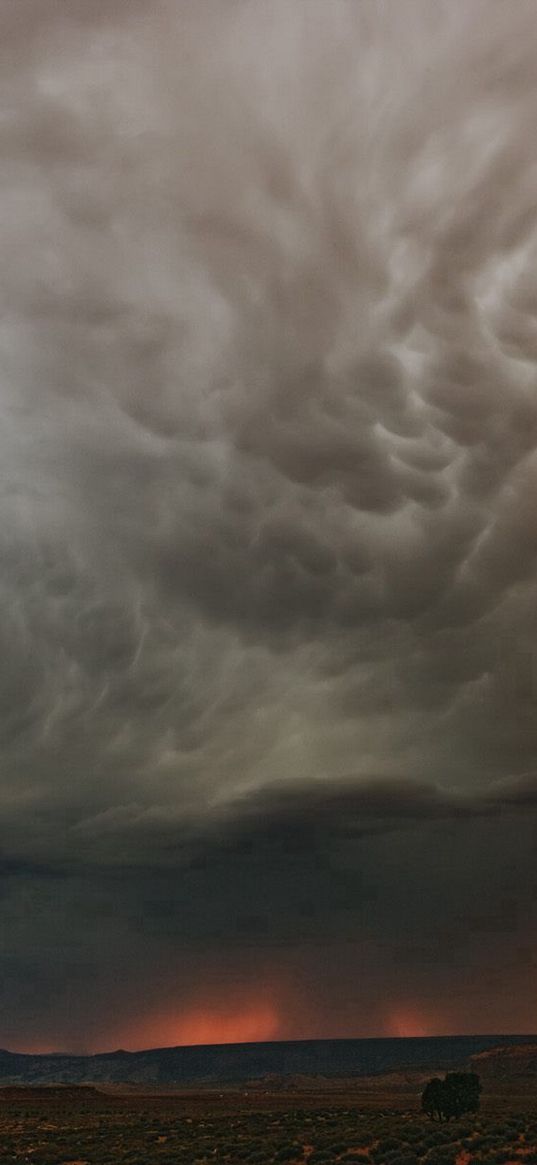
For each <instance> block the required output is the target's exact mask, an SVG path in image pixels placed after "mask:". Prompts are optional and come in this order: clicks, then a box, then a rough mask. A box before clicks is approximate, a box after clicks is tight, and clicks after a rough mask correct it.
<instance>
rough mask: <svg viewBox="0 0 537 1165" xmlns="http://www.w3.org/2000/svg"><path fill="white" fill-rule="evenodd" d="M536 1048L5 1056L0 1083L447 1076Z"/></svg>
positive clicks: (458, 1039) (454, 1039) (375, 1045)
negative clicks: (482, 1060) (473, 1062)
mask: <svg viewBox="0 0 537 1165" xmlns="http://www.w3.org/2000/svg"><path fill="white" fill-rule="evenodd" d="M524 1044H533V1045H537V1036H535V1035H527V1036H521V1035H497V1036H495V1035H486V1036H419V1037H418V1036H417V1037H414V1038H403V1037H400V1038H379V1039H338V1040H285V1041H283V1040H282V1041H275V1042H270V1043H252V1044H208V1045H198V1046H195V1047H178V1048H152V1049H149V1050H146V1051H141V1052H125V1051H123V1050H118V1051H115V1052H102V1053H100V1054H98V1055H95V1056H70V1055H61V1054H58V1053H54V1054H50V1055H24V1054H22V1053H17V1052H8V1051H0V1084H3V1085H6V1084H9V1085H12V1084H17V1085H20V1084H24V1085H27V1084H34V1085H42V1084H97V1083H101V1084H104V1083H107V1084H151V1085H152V1086H155V1085H163V1086H164V1085H166V1086H167V1085H177V1084H179V1085H185V1086H186V1085H204V1086H217V1085H218V1084H240V1083H245V1082H246V1081H249V1080H259V1079H263V1078H265V1077H277V1076H280V1077H285V1076H323V1077H326V1078H335V1077H346V1078H350V1077H359V1076H374V1075H378V1074H381V1073H383V1072H394V1071H395V1072H397V1071H400V1070H403V1069H424V1070H427V1069H431V1070H433V1071H442V1070H444V1071H445V1070H448V1069H450V1068H453V1067H459V1066H460V1067H462V1066H464V1065H466V1064H467V1063H468V1062H469V1061H470V1059H471V1057H473V1056H477V1055H479V1054H480V1053H483V1052H487V1051H490V1050H491V1049H493V1048H502V1047H515V1046H516V1045H524Z"/></svg>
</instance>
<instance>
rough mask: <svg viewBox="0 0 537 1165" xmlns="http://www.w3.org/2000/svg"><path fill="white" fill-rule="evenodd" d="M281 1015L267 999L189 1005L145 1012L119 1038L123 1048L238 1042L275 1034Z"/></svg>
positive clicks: (253, 1040)
mask: <svg viewBox="0 0 537 1165" xmlns="http://www.w3.org/2000/svg"><path fill="white" fill-rule="evenodd" d="M280 1030H281V1016H280V1012H279V1009H278V1007H277V1006H276V1004H275V1003H274V1002H273V1001H271V1000H259V1001H257V1000H253V999H251V1000H247V1001H246V1002H245V1003H243V1004H238V1003H234V1002H231V1003H228V1004H226V1003H225V1002H223V1003H222V1004H221V1005H218V1004H217V1005H215V1006H206V1005H202V1004H200V1005H198V1006H190V1007H189V1008H188V1009H187V1010H186V1011H185V1012H184V1013H183V1014H181V1013H177V1011H174V1012H173V1013H172V1014H168V1015H153V1016H148V1017H147V1018H146V1019H144V1020H143V1021H142V1023H141V1024H139V1025H133V1027H132V1028H131V1029H130V1031H129V1033H128V1036H126V1037H124V1038H121V1039H120V1044H121V1047H123V1048H125V1049H126V1050H127V1051H136V1050H139V1049H141V1048H144V1047H145V1048H148V1047H152V1048H156V1047H161V1048H164V1047H168V1048H170V1047H181V1046H189V1045H196V1044H240V1043H255V1042H256V1041H257V1040H260V1041H263V1040H271V1039H274V1038H276V1037H278V1036H279V1034H280Z"/></svg>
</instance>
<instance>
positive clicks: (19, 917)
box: [0, 0, 537, 1046]
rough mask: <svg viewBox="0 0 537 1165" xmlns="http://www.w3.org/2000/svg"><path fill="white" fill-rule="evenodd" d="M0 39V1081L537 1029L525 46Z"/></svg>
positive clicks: (326, 32)
mask: <svg viewBox="0 0 537 1165" xmlns="http://www.w3.org/2000/svg"><path fill="white" fill-rule="evenodd" d="M0 17H1V20H2V28H3V35H2V47H1V50H0V51H1V53H2V82H1V88H2V94H1V100H2V110H3V114H2V120H1V124H0V136H1V149H2V161H3V165H2V177H1V182H2V195H1V197H2V218H1V224H0V248H1V268H0V269H1V272H2V278H1V284H2V297H3V305H2V307H3V310H2V321H1V351H2V374H1V380H0V458H1V481H0V562H1V570H0V645H1V658H2V668H1V673H0V763H1V773H2V778H1V784H0V831H1V839H2V855H3V860H2V879H3V897H2V901H1V902H0V918H1V923H2V925H1V933H2V935H3V939H2V946H3V956H4V960H5V975H4V977H3V990H4V992H5V999H4V1004H5V1007H6V1010H7V1011H8V1012H9V1014H10V1015H11V1017H12V1019H10V1021H9V1025H8V1027H7V1028H6V1031H5V1034H3V1033H2V1032H1V1031H0V1042H3V1043H9V1044H10V1046H15V1045H16V1044H18V1045H19V1046H23V1045H24V1046H30V1045H32V1042H33V1041H34V1042H37V1043H39V1041H44V1043H45V1045H47V1046H49V1045H51V1044H54V1045H56V1043H58V1042H59V1043H60V1044H62V1045H63V1046H68V1045H69V1046H105V1045H107V1043H108V1041H109V1039H110V1040H111V1039H112V1038H114V1039H115V1038H116V1035H117V1038H118V1039H119V1038H121V1039H122V1040H123V1042H127V1039H128V1038H130V1039H131V1043H135V1042H136V1039H137V1038H138V1039H142V1040H146V1041H147V1040H150V1039H152V1038H153V1036H152V1035H151V1031H153V1033H154V1032H156V1031H157V1029H158V1032H159V1033H162V1031H163V1030H164V1029H163V1027H162V1024H161V1025H160V1026H159V1025H158V1024H157V1025H156V1027H154V1028H153V1029H151V1024H150V1017H151V1015H153V1014H155V1015H156V1014H157V1012H158V1013H159V1015H160V1014H161V1013H162V1014H164V1011H166V1009H167V1011H166V1014H167V1015H172V1014H174V1015H175V1014H177V1015H179V1014H181V1013H182V1010H181V1009H182V1008H183V1007H187V1005H188V1006H194V1005H193V1004H192V998H193V994H192V993H193V992H194V994H195V993H196V991H197V990H198V984H199V983H202V988H200V990H202V989H203V990H204V989H205V988H204V987H203V984H205V983H206V984H207V986H206V991H207V998H209V997H210V998H211V999H213V998H215V991H216V997H217V1003H215V1004H214V1007H215V1008H216V1012H217V1011H218V1007H220V1008H221V1009H222V1008H224V1010H225V1008H226V1007H228V1006H229V1007H231V1010H232V1005H231V1004H230V1003H229V998H232V1000H235V999H236V998H239V997H240V996H241V992H242V994H243V995H244V991H245V990H246V988H245V984H246V986H247V987H248V985H250V986H249V987H248V989H249V990H250V989H251V990H252V991H253V990H254V987H255V985H256V984H257V985H258V987H259V990H262V991H264V992H265V994H266V995H267V997H270V998H271V999H272V994H271V992H273V993H274V1014H275V1015H277V1020H275V1021H274V1025H273V1028H271V1029H270V1030H271V1032H276V1031H277V1032H278V1033H280V1034H282V1033H283V1034H305V1035H307V1034H316V1033H320V1034H325V1035H331V1034H360V1033H361V1032H362V1031H364V1032H365V1031H367V1032H368V1033H369V1034H374V1032H375V1031H378V1032H379V1033H381V1034H382V1033H384V1032H385V1031H388V1030H396V1029H397V1030H400V1031H401V1032H403V1029H405V1025H406V1028H408V1027H409V1025H410V1027H412V1024H414V1027H415V1028H416V1029H418V1028H420V1029H423V1030H431V1029H432V1030H453V1031H455V1030H477V1029H479V1028H480V1029H481V1030H493V1029H494V1028H496V1029H497V1030H498V1029H500V1028H503V1029H504V1030H508V1029H509V1028H511V1029H512V1030H516V1029H518V1030H523V1029H524V1028H526V1029H527V1028H529V1027H531V1026H532V1022H531V1015H532V1012H531V1006H532V1004H531V983H530V981H531V973H532V967H533V958H534V954H533V952H534V951H535V938H536V937H537V936H536V921H537V920H536V919H535V911H534V907H533V900H534V898H535V879H534V875H533V870H534V869H535V844H536V840H537V833H536V823H537V813H536V810H537V793H536V789H537V783H536V779H535V776H534V770H535V751H536V746H537V718H536V716H535V711H536V683H537V671H536V668H537V664H536V660H535V647H534V643H535V631H536V629H537V626H536V620H537V614H536V613H537V571H536V555H537V526H536V521H535V512H536V504H537V381H536V374H535V368H536V364H535V361H536V356H537V331H536V313H537V276H536V273H535V272H536V258H537V213H536V205H537V202H536V196H537V168H536V166H537V162H536V159H535V156H534V150H533V137H534V126H535V124H536V120H537V26H536V22H535V9H534V5H533V4H532V3H529V2H526V0H517V3H516V4H515V5H511V6H509V11H508V10H507V6H506V5H505V4H503V3H502V2H501V0H486V2H485V0H474V2H473V3H472V4H468V3H467V2H466V0H455V3H453V2H451V3H449V4H447V3H444V2H443V0H435V2H434V3H433V4H431V3H430V0H401V2H400V3H398V4H397V5H381V4H377V3H373V2H369V0H364V2H363V3H360V4H357V3H355V2H354V0H331V3H330V4H325V3H324V2H323V0H293V2H292V3H289V0H285V2H284V0H281V2H280V0H270V2H269V0H231V2H230V3H226V4H224V3H221V2H220V0H201V2H200V0H197V2H196V3H194V0H183V2H181V3H174V2H173V0H153V2H151V3H149V2H145V0H133V2H129V3H128V4H126V3H123V2H120V0H109V2H108V3H106V4H105V3H100V2H98V0H86V2H85V3H84V4H83V3H82V2H80V3H79V2H78V0H74V2H70V3H69V4H58V3H53V2H52V0H18V2H17V4H16V6H15V5H14V4H13V3H11V2H10V0H0ZM112 945H114V947H115V951H114V952H113V951H112ZM312 951H314V952H317V953H316V954H315V956H314V960H313V963H312V955H311V952H312ZM336 954H337V957H336ZM336 965H337V967H338V970H339V974H340V984H339V986H338V985H337V982H336V978H337V977H336V975H335V970H334V967H335V966H336ZM358 972H359V973H358ZM478 979H480V981H481V983H482V984H483V987H482V990H481V993H480V995H479V993H478V994H477V995H476V991H477V988H476V986H475V984H476V982H477V981H478ZM215 981H217V982H218V984H219V986H218V989H216V988H215V986H214V983H215ZM222 983H224V988H223V987H222ZM509 983H510V984H511V987H510V988H509V987H508V984H509ZM513 984H514V985H515V987H516V989H514V988H513ZM226 985H227V986H226ZM259 985H260V986H259ZM256 990H257V988H256ZM222 991H223V995H222V996H221V992H222ZM219 992H220V994H219ZM226 992H227V994H226ZM401 992H402V995H401ZM398 993H399V994H398ZM439 995H441V996H446V997H447V996H448V995H449V996H450V998H451V1003H450V1008H451V1010H450V1008H447V1010H444V1011H441V1013H440V1012H438V1009H437V1008H436V1009H435V1007H434V1006H433V1002H434V1000H435V999H437V998H438V996H439ZM478 995H479V997H478ZM400 996H401V997H400ZM196 998H197V996H196ZM305 998H307V999H308V1000H309V1003H308V1006H307V1007H306V1005H305V1003H304V1002H303V1001H304V999H305ZM222 1000H223V1001H222ZM226 1000H227V1001H228V1002H226ZM301 1000H302V1003H301ZM189 1001H190V1002H189ZM165 1003H166V1006H164V1004H165ZM201 1006H202V1004H201V1003H199V1001H198V1003H196V1007H201ZM211 1006H212V1005H211ZM233 1006H235V1004H234V1003H233ZM252 1007H254V1004H252ZM301 1007H302V1011H301V1010H300V1009H301ZM420 1007H421V1012H420ZM118 1008H119V1009H120V1010H121V1008H123V1009H124V1013H123V1012H122V1014H121V1024H120V1027H121V1025H123V1026H122V1027H121V1031H119V1030H117V1031H116V1029H113V1030H112V1028H111V1027H110V1025H111V1024H112V1021H113V1017H114V1015H117V1014H119V1012H118ZM159 1008H160V1011H159ZM209 1010H210V1008H209ZM254 1010H255V1008H254ZM216 1012H215V1014H216ZM141 1013H143V1014H146V1013H147V1015H148V1016H149V1019H148V1021H147V1023H148V1025H149V1026H146V1027H145V1028H144V1027H143V1024H142V1027H140V1026H139V1025H138V1026H136V1025H135V1024H134V1017H135V1016H137V1017H139V1015H140V1014H141ZM401 1015H404V1016H406V1017H407V1018H406V1019H401V1018H400V1017H401ZM420 1015H421V1018H420ZM397 1016H399V1019H398V1018H397ZM409 1016H410V1018H408V1017H409ZM412 1016H413V1017H414V1019H412ZM293 1017H295V1019H293ZM390 1017H391V1018H390ZM394 1017H395V1018H394ZM118 1022H119V1021H118ZM163 1022H164V1021H163ZM177 1022H178V1021H177ZM177 1022H176V1021H175V1020H174V1022H173V1023H171V1021H170V1023H171V1026H170V1028H169V1031H170V1041H169V1042H174V1038H175V1037H178V1035H179V1036H180V1035H181V1029H180V1025H179V1028H178V1027H177ZM155 1023H156V1020H155ZM159 1024H160V1020H159ZM174 1025H175V1026H174ZM390 1025H391V1026H390ZM533 1026H535V1024H533ZM269 1027H270V1024H269ZM189 1030H190V1029H189ZM129 1031H130V1032H131V1033H133V1034H132V1037H129V1035H128V1033H129ZM107 1033H109V1035H107ZM269 1034H270V1033H269ZM155 1038H156V1037H155Z"/></svg>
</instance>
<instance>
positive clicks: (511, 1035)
mask: <svg viewBox="0 0 537 1165" xmlns="http://www.w3.org/2000/svg"><path fill="white" fill-rule="evenodd" d="M479 1039H501V1040H505V1039H513V1040H530V1039H531V1040H533V1039H534V1040H536V1041H537V1032H498V1031H494V1032H449V1033H446V1032H443V1033H441V1034H434V1033H432V1034H428V1035H423V1034H420V1035H412V1036H400V1035H393V1036H389V1035H379V1036H298V1037H297V1038H296V1039H293V1038H289V1039H284V1038H280V1039H268V1040H226V1041H220V1042H218V1043H214V1044H210V1043H195V1044H157V1045H154V1044H152V1045H149V1046H148V1047H143V1048H121V1047H119V1048H117V1047H116V1048H109V1049H103V1050H101V1051H98V1052H69V1051H45V1052H22V1051H17V1050H12V1049H11V1048H6V1047H0V1055H8V1056H28V1057H30V1056H32V1057H37V1058H40V1059H42V1058H45V1057H47V1056H54V1057H55V1058H58V1057H65V1058H68V1059H71V1060H72V1059H83V1060H90V1059H95V1058H96V1057H98V1056H119V1055H122V1056H140V1055H143V1054H144V1053H147V1052H174V1051H179V1050H181V1051H190V1050H192V1049H194V1048H200V1049H201V1048H239V1047H242V1048H246V1047H252V1048H253V1047H261V1046H266V1045H267V1044H323V1043H331V1044H334V1043H366V1042H371V1041H374V1042H379V1043H380V1042H384V1041H388V1040H389V1041H390V1042H394V1041H400V1042H401V1043H405V1042H409V1041H411V1040H421V1041H424V1042H425V1041H427V1040H479Z"/></svg>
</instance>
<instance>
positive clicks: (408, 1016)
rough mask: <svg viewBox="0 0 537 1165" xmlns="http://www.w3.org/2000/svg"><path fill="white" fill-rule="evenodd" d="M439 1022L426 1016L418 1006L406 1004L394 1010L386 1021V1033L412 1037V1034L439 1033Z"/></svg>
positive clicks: (407, 1037)
mask: <svg viewBox="0 0 537 1165" xmlns="http://www.w3.org/2000/svg"><path fill="white" fill-rule="evenodd" d="M438 1029H439V1025H438V1023H437V1022H434V1021H433V1020H432V1019H431V1017H429V1016H426V1015H424V1014H423V1012H422V1011H420V1010H419V1009H418V1008H417V1007H414V1006H408V1007H406V1006H404V1007H401V1008H398V1009H396V1010H395V1011H392V1012H391V1014H390V1015H389V1017H388V1020H387V1022H386V1028H385V1030H386V1035H388V1036H400V1037H401V1038H402V1039H410V1038H411V1037H412V1036H433V1035H439V1034H440V1031H439V1030H438Z"/></svg>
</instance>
